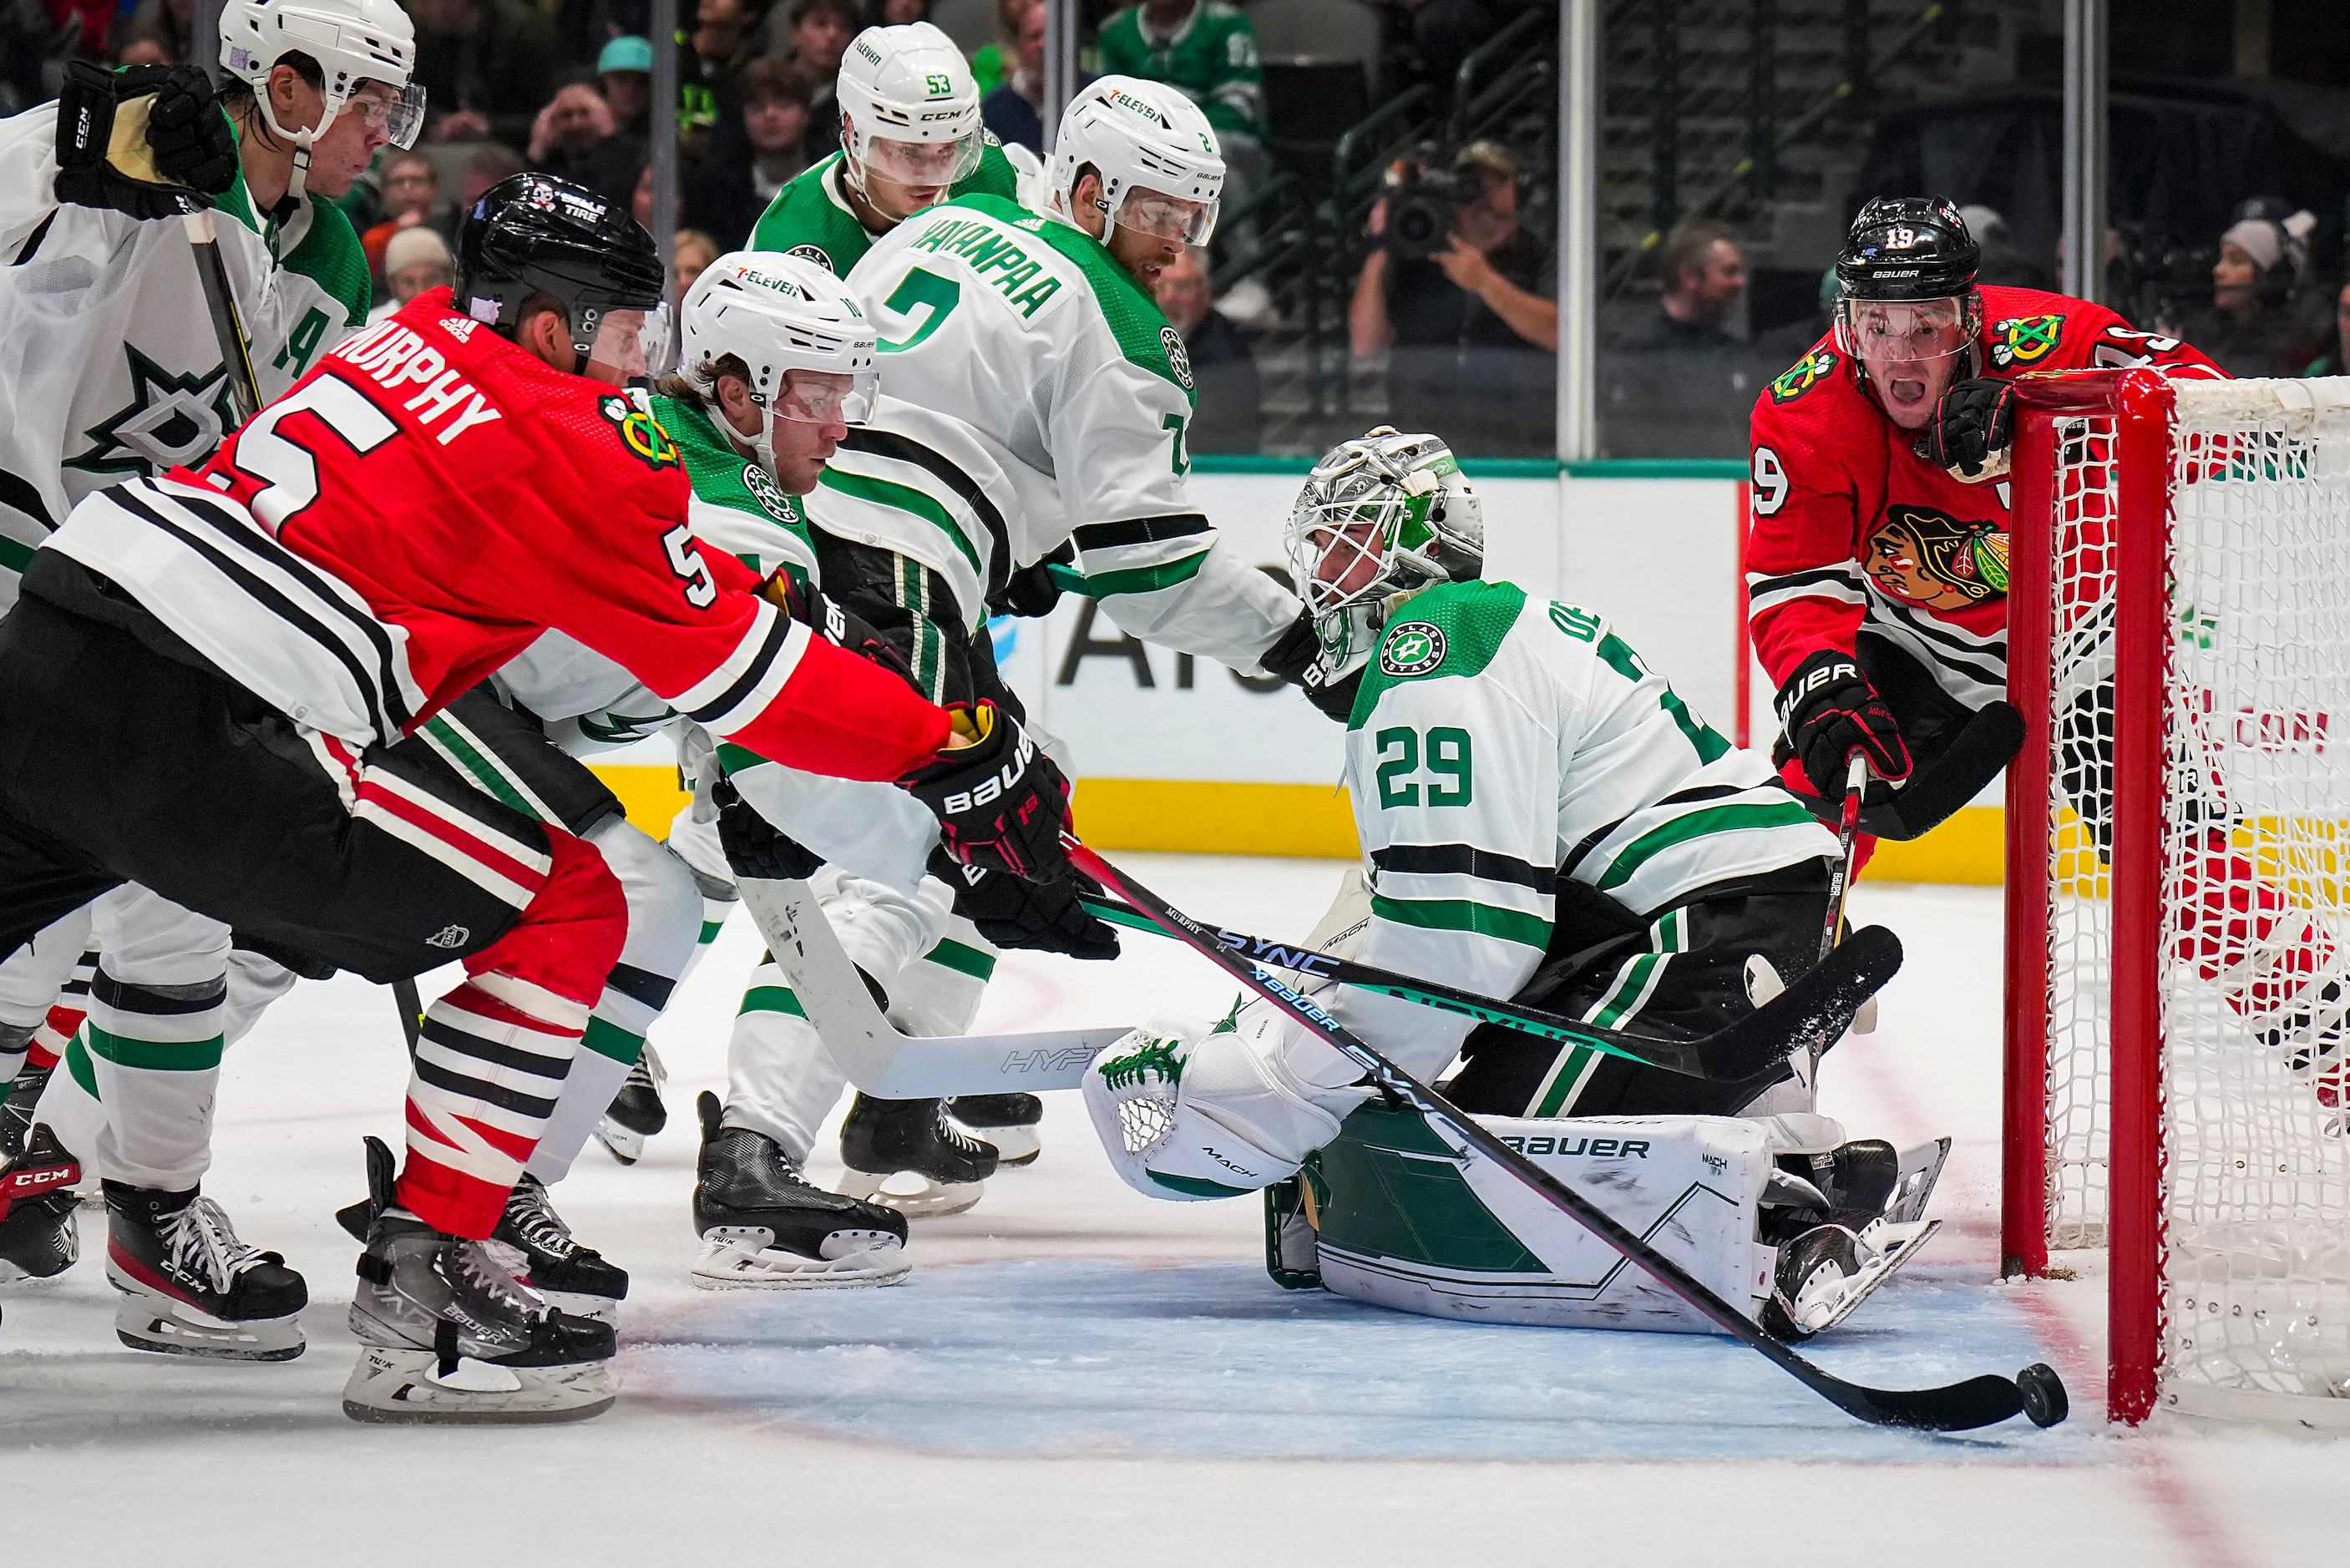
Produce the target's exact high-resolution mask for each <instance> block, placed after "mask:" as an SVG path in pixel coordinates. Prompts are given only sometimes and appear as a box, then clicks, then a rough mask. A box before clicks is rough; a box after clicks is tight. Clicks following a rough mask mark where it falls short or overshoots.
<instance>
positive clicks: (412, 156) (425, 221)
mask: <svg viewBox="0 0 2350 1568" xmlns="http://www.w3.org/2000/svg"><path fill="white" fill-rule="evenodd" d="M380 184H381V188H382V193H383V214H384V216H383V222H381V223H378V224H376V225H375V226H374V227H373V228H371V229H369V230H368V232H367V233H365V234H361V235H360V236H359V244H360V247H361V248H362V249H364V250H365V251H366V252H367V258H368V269H369V271H370V272H372V273H374V274H375V276H376V281H377V283H378V284H379V285H383V286H388V285H389V282H390V279H389V276H388V274H389V270H390V264H389V263H387V262H386V261H385V260H384V255H385V254H386V247H387V246H389V245H390V244H391V242H392V239H393V237H394V236H395V235H398V234H404V233H406V232H407V231H408V230H410V229H413V228H419V227H421V228H429V229H431V230H432V231H433V232H434V233H435V234H439V235H440V236H441V237H442V239H444V240H452V239H454V238H456V236H457V210H456V208H454V207H452V206H451V205H450V204H449V203H448V202H445V201H443V200H442V197H441V173H440V171H439V170H437V169H435V168H433V166H432V159H430V158H428V157H426V156H425V155H424V154H423V153H421V152H400V151H394V152H392V153H391V154H390V156H389V157H387V158H386V159H385V160H384V161H383V168H382V171H381V177H380Z"/></svg>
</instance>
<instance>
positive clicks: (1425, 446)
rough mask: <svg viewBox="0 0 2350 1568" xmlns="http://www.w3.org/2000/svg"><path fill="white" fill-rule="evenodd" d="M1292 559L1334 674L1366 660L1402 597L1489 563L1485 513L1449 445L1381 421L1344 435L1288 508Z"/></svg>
mask: <svg viewBox="0 0 2350 1568" xmlns="http://www.w3.org/2000/svg"><path fill="white" fill-rule="evenodd" d="M1288 543H1289V564H1290V570H1291V571H1292V573H1293V574H1294V575H1295V579H1296V583H1297V592H1298V596H1299V597H1302V598H1303V599H1305V607H1306V609H1307V610H1308V611H1309V612H1310V613H1311V614H1312V615H1313V617H1314V630H1315V636H1316V637H1317V638H1318V639H1320V641H1321V643H1322V649H1323V655H1322V663H1323V666H1324V668H1325V671H1326V673H1327V674H1329V675H1330V676H1331V677H1332V678H1333V679H1336V678H1339V677H1342V676H1343V675H1344V674H1345V673H1346V672H1347V670H1348V669H1350V668H1352V667H1353V665H1355V664H1358V663H1360V662H1361V660H1362V659H1365V658H1367V657H1368V656H1369V653H1370V649H1371V648H1372V646H1373V645H1375V644H1376V643H1377V641H1378V632H1379V631H1380V629H1381V628H1383V627H1384V626H1385V625H1386V623H1387V612H1388V610H1389V609H1390V608H1392V607H1393V605H1394V602H1395V600H1396V599H1397V598H1398V597H1399V596H1403V595H1408V594H1412V593H1416V592H1418V591H1419V589H1421V588H1424V587H1429V586H1430V585H1431V584H1434V583H1439V582H1447V581H1450V582H1466V581H1468V580H1469V579H1471V578H1472V577H1476V576H1480V575H1482V573H1483V571H1484V568H1485V513H1484V506H1483V504H1482V503H1481V502H1480V501H1479V500H1478V499H1477V492H1476V490H1475V489H1474V488H1473V487H1472V486H1471V484H1470V483H1469V481H1468V479H1467V478H1466V477H1465V476H1463V475H1462V473H1461V463H1460V461H1459V460H1458V459H1456V458H1455V457H1454V456H1453V455H1452V449H1451V447H1449V446H1447V445H1445V443H1444V442H1443V441H1441V440H1440V439H1439V438H1437V437H1435V436H1432V435H1405V434H1403V433H1401V432H1399V431H1396V430H1394V429H1393V428H1391V427H1389V426H1387V425H1381V426H1379V427H1378V429H1376V430H1373V431H1368V432H1367V433H1366V434H1364V435H1360V436H1357V437H1356V438H1355V439H1354V440H1352V441H1340V442H1339V443H1338V444H1337V445H1336V446H1335V447H1332V448H1331V449H1330V450H1329V452H1326V453H1325V454H1324V455H1323V458H1322V461H1321V462H1317V463H1315V465H1314V472H1311V473H1310V474H1308V475H1306V479H1305V488H1304V489H1302V490H1300V491H1299V492H1298V493H1297V504H1296V505H1295V507H1293V508H1292V509H1291V511H1290V514H1289V539H1288Z"/></svg>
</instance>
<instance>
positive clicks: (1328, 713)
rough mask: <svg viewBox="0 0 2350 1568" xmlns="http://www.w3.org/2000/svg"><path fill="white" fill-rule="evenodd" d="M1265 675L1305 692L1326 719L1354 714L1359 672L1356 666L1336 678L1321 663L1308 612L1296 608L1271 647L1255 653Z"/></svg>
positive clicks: (1344, 718) (1319, 643)
mask: <svg viewBox="0 0 2350 1568" xmlns="http://www.w3.org/2000/svg"><path fill="white" fill-rule="evenodd" d="M1256 661H1257V662H1258V663H1259V664H1261V665H1263V666H1264V671H1265V673H1266V674H1268V675H1277V676H1279V677H1281V679H1283V680H1286V681H1288V682H1289V683H1290V684H1291V685H1292V686H1295V687H1296V688H1297V689H1298V690H1299V691H1303V692H1305V700H1306V701H1308V702H1311V703H1313V704H1314V706H1315V707H1316V708H1318V709H1320V710H1321V711H1322V715H1323V717H1324V718H1326V719H1335V720H1336V721H1337V722H1339V723H1341V724H1343V723H1345V722H1347V720H1348V719H1349V718H1351V717H1353V716H1354V711H1355V693H1356V692H1357V691H1360V690H1361V689H1362V684H1363V671H1362V669H1361V668H1360V667H1359V666H1357V668H1356V669H1353V670H1348V671H1347V673H1346V674H1345V675H1342V676H1340V677H1339V678H1338V679H1337V680H1331V679H1330V672H1329V670H1327V669H1326V668H1325V667H1324V666H1323V663H1322V639H1320V638H1318V637H1316V636H1315V634H1314V617H1313V614H1312V612H1310V611H1307V610H1299V611H1298V612H1297V618H1296V619H1295V620H1294V621H1292V622H1291V623H1290V626H1289V629H1288V630H1287V631H1284V632H1283V633H1282V634H1281V636H1280V638H1279V639H1278V640H1276V641H1275V642H1274V645H1273V646H1272V647H1271V648H1268V649H1265V650H1264V651H1263V653H1260V654H1258V655H1257V656H1256Z"/></svg>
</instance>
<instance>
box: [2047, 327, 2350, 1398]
mask: <svg viewBox="0 0 2350 1568" xmlns="http://www.w3.org/2000/svg"><path fill="white" fill-rule="evenodd" d="M2018 389H2019V394H2020V396H2019V408H2018V410H2017V418H2016V431H2015V439H2014V444H2013V449H2012V452H2013V457H2012V469H2011V472H2010V476H2009V483H2011V484H2012V487H2013V488H2012V496H2011V501H2012V505H2011V519H2012V531H2011V535H2010V544H2011V562H2010V574H2011V575H2010V582H2009V597H2008V606H2009V610H2008V684H2009V695H2010V699H2011V701H2013V702H2014V704H2015V706H2016V707H2017V709H2018V710H2019V711H2021V712H2022V715H2023V719H2024V723H2025V727H2026V736H2025V740H2024V742H2023V746H2022V750H2021V751H2020V752H2019V753H2018V754H2017V756H2016V759H2015V761H2014V762H2013V763H2012V764H2011V765H2010V767H2009V770H2008V777H2007V879H2006V896H2007V940H2006V974H2005V989H2006V1005H2005V1009H2004V1012H2005V1018H2006V1040H2005V1050H2006V1096H2005V1111H2004V1121H2005V1127H2004V1138H2003V1161H2004V1168H2003V1171H2002V1213H2001V1252H2002V1260H2003V1271H2002V1272H2007V1273H2010V1274H2018V1273H2021V1274H2042V1273H2045V1272H2049V1269H2050V1252H2051V1250H2052V1248H2054V1249H2058V1250H2063V1249H2070V1248H2083V1247H2100V1246H2101V1247H2104V1248H2105V1249H2106V1267H2105V1278H2106V1290H2107V1303H2106V1311H2107V1322H2108V1328H2109V1355H2110V1366H2109V1380H2108V1390H2107V1406H2108V1410H2109V1413H2110V1414H2111V1415H2112V1416H2113V1417H2114V1418H2116V1419H2119V1420H2125V1421H2137V1420H2141V1419H2143V1418H2145V1417H2147V1415H2148V1414H2149V1413H2151V1412H2152V1411H2154V1410H2155V1409H2157V1408H2158V1407H2159V1408H2168V1409H2176V1410H2179V1411H2182V1412H2186V1413H2189V1414H2195V1415H2199V1416H2207V1417H2210V1416H2216V1417H2241V1418H2248V1419H2271V1420H2282V1421H2286V1422H2292V1423H2295V1424H2300V1425H2307V1426H2324V1427H2334V1426H2339V1427H2345V1428H2350V1138H2345V1109H2344V1076H2345V1066H2344V1061H2345V1054H2350V1047H2345V1044H2344V1040H2345V1036H2350V379H2328V380H2313V381H2235V382H2210V381H2203V382H2197V381H2182V382H2176V383H2174V382H2172V381H2170V380H2168V379H2166V378H2164V377H2163V376H2161V375H2160V374H2158V373H2157V372H2155V371H2152V370H2147V369H2132V370H2096V371H2082V372H2074V373H2070V374H2063V375H2050V376H2043V377H2031V378H2026V379H2022V381H2020V382H2019V383H2018ZM2336 725H2341V726H2345V729H2344V731H2343V732H2342V733H2339V734H2337V733H2335V732H2334V730H2335V726H2336ZM2091 1272H2094V1270H2092V1271H2091Z"/></svg>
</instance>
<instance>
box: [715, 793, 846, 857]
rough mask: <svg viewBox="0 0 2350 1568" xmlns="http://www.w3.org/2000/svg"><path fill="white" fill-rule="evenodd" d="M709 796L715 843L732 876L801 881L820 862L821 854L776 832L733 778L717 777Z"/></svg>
mask: <svg viewBox="0 0 2350 1568" xmlns="http://www.w3.org/2000/svg"><path fill="white" fill-rule="evenodd" d="M710 798H711V801H712V804H714V805H716V806H717V807H718V842H719V844H720V845H721V846H723V847H724V849H725V851H726V868H727V869H728V870H730V871H732V872H733V873H734V875H735V877H738V878H740V877H759V878H760V879H762V880H763V881H768V882H805V881H806V880H807V879H808V878H809V877H813V876H815V875H816V868H817V867H820V866H822V865H823V864H824V857H822V856H820V855H816V854H814V853H812V852H810V851H809V850H808V849H806V847H805V846H802V845H800V844H798V843H796V842H795V841H794V840H792V839H790V838H787V837H785V836H784V835H782V834H780V833H778V832H776V831H775V827H774V826H773V825H771V824H770V823H769V822H768V821H767V819H766V818H765V817H764V816H761V815H759V814H758V812H757V811H755V810H754V809H753V807H752V805H751V803H750V802H749V801H747V800H744V799H743V795H742V793H741V792H740V791H738V790H737V789H735V787H734V781H733V779H729V778H721V779H720V780H719V781H718V782H717V783H716V784H712V785H711V786H710Z"/></svg>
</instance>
